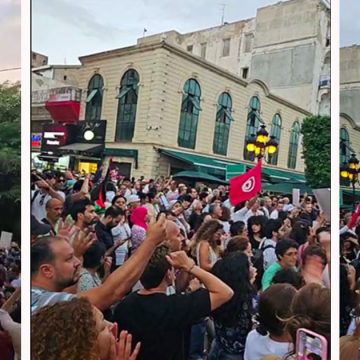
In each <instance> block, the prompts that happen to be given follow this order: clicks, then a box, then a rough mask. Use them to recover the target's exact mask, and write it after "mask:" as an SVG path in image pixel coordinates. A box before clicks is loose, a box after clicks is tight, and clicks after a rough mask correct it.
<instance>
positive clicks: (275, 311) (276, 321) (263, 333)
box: [244, 284, 296, 360]
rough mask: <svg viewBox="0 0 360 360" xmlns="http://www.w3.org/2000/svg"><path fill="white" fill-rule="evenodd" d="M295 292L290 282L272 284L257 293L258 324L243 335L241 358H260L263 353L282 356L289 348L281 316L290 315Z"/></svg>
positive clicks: (287, 335) (249, 359) (245, 359)
mask: <svg viewBox="0 0 360 360" xmlns="http://www.w3.org/2000/svg"><path fill="white" fill-rule="evenodd" d="M295 294H296V289H295V288H294V287H293V286H292V285H290V284H274V285H271V286H270V287H269V288H267V289H266V290H265V291H264V292H263V293H262V294H261V295H260V300H259V309H258V310H259V313H258V321H259V325H258V327H257V328H256V329H255V330H252V331H251V332H250V333H249V335H248V337H247V339H246V345H245V354H244V360H255V359H261V358H262V357H263V356H265V355H278V356H280V357H281V358H282V357H283V356H286V355H287V354H290V353H291V352H292V350H293V345H292V342H291V336H290V335H289V333H288V332H287V331H285V324H284V322H283V321H282V319H284V318H289V317H290V316H291V312H290V306H291V302H292V300H293V298H294V296H295Z"/></svg>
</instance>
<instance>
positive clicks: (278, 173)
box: [263, 166, 306, 184]
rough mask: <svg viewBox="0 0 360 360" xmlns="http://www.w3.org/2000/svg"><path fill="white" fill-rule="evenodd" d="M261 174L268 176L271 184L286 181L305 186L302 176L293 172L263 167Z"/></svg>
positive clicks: (303, 176)
mask: <svg viewBox="0 0 360 360" xmlns="http://www.w3.org/2000/svg"><path fill="white" fill-rule="evenodd" d="M263 174H265V175H268V176H270V178H271V182H274V183H279V182H282V181H287V182H292V183H303V184H305V182H306V180H305V175H304V174H301V173H296V172H293V171H286V170H279V169H273V168H269V167H265V166H263Z"/></svg>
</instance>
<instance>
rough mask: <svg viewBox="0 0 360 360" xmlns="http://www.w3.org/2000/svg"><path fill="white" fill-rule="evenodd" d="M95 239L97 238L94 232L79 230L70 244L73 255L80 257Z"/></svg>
mask: <svg viewBox="0 0 360 360" xmlns="http://www.w3.org/2000/svg"><path fill="white" fill-rule="evenodd" d="M95 241H97V239H96V236H95V234H94V233H92V232H88V231H79V233H78V234H77V235H76V237H75V239H74V242H73V244H72V246H73V248H74V255H75V256H76V257H79V258H80V257H82V256H83V255H84V254H85V253H86V251H87V250H88V249H89V248H90V246H91V245H92V244H94V242H95Z"/></svg>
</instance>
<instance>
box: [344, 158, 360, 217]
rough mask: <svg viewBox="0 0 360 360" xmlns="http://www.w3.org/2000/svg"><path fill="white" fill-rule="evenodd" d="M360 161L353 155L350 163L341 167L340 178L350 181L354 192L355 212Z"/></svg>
mask: <svg viewBox="0 0 360 360" xmlns="http://www.w3.org/2000/svg"><path fill="white" fill-rule="evenodd" d="M359 172H360V170H359V160H358V159H357V158H356V155H355V154H351V157H350V160H349V162H348V163H344V164H343V165H342V166H341V167H340V176H341V177H342V178H344V179H347V180H349V181H350V183H351V185H352V190H353V194H352V195H353V211H355V184H356V183H357V182H358V181H359Z"/></svg>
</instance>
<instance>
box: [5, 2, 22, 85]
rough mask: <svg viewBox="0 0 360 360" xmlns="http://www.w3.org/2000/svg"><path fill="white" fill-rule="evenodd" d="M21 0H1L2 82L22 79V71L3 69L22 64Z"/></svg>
mask: <svg viewBox="0 0 360 360" xmlns="http://www.w3.org/2000/svg"><path fill="white" fill-rule="evenodd" d="M20 3H21V0H0V83H3V82H4V81H6V80H9V81H11V82H15V81H18V80H20V78H21V71H20V70H16V71H1V70H4V69H9V68H14V67H15V68H16V67H20V66H21V53H20V48H21V7H20Z"/></svg>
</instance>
